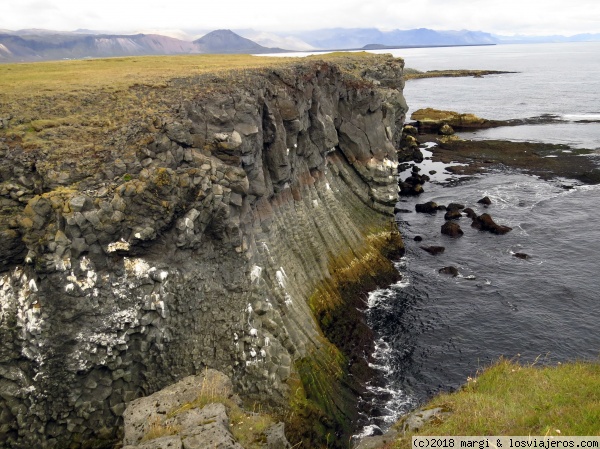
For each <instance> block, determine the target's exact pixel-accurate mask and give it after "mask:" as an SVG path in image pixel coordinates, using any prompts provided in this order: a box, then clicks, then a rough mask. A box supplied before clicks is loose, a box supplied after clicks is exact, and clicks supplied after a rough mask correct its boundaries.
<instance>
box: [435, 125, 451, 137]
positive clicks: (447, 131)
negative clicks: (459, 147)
mask: <svg viewBox="0 0 600 449" xmlns="http://www.w3.org/2000/svg"><path fill="white" fill-rule="evenodd" d="M438 132H439V133H440V134H442V135H444V136H451V135H452V134H454V129H452V127H451V126H450V125H448V124H447V123H444V124H443V125H442V126H440V129H439V131H438Z"/></svg>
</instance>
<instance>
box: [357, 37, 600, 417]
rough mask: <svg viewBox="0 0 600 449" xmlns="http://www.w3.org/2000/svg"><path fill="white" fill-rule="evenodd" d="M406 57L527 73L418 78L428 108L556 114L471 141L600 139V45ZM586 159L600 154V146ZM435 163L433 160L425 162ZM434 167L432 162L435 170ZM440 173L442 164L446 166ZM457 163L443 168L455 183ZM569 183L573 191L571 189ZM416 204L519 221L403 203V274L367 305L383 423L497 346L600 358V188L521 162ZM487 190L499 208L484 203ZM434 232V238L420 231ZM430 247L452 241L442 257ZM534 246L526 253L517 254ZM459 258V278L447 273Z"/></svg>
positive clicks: (538, 357)
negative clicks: (489, 227) (547, 176)
mask: <svg viewBox="0 0 600 449" xmlns="http://www.w3.org/2000/svg"><path fill="white" fill-rule="evenodd" d="M395 54H396V55H397V56H403V57H404V58H405V59H406V65H407V67H414V68H417V69H421V70H430V69H452V68H454V69H494V70H511V71H518V72H520V73H518V74H510V75H500V76H491V77H486V78H483V79H481V78H438V79H425V80H417V81H409V82H408V83H407V86H406V89H405V96H406V99H407V102H408V103H409V105H410V107H411V110H416V109H418V108H421V107H434V108H439V109H450V110H455V111H459V112H472V113H475V114H477V115H479V116H482V117H485V118H492V119H494V118H496V119H511V118H525V117H533V116H540V115H543V114H551V115H555V116H557V117H559V119H560V122H559V123H558V124H553V125H536V126H519V127H505V128H499V129H494V130H487V131H481V132H477V133H474V134H471V135H469V138H481V139H485V138H501V139H512V140H529V141H543V142H552V143H565V144H567V145H571V146H572V147H574V148H575V147H577V148H589V149H599V148H600V125H598V124H597V123H577V122H576V120H578V119H579V118H582V117H583V118H586V119H590V120H595V119H599V118H600V43H583V44H538V45H504V46H496V47H468V48H439V49H411V50H397V51H395ZM582 157H587V158H588V160H589V163H590V164H597V162H598V157H597V156H582ZM425 163H426V164H427V163H428V161H426V162H425ZM424 169H425V171H428V170H429V169H430V168H429V167H428V166H427V167H425V168H424ZM436 169H437V170H438V171H440V170H439V167H436ZM449 177H450V175H449V174H446V175H444V174H442V175H441V176H438V177H437V179H438V180H440V181H443V180H444V179H446V178H449ZM566 186H569V187H571V188H565V187H566ZM425 189H426V193H424V194H423V195H421V196H420V197H419V198H417V199H404V200H403V201H402V202H400V203H399V204H398V207H400V208H402V209H407V210H411V211H414V206H415V203H417V202H419V203H424V202H426V201H429V200H432V201H435V202H437V203H438V204H444V205H446V204H448V203H450V202H459V203H462V204H464V205H466V206H467V207H472V208H473V209H474V210H475V211H476V212H477V213H478V214H481V213H483V212H487V213H490V214H491V215H492V217H493V218H494V220H495V221H496V222H497V223H499V224H503V225H508V226H510V227H512V228H513V230H512V232H510V233H508V234H506V235H493V234H490V233H487V232H482V231H478V230H476V229H473V228H471V227H470V223H471V220H470V219H468V218H466V217H463V218H462V219H460V220H459V224H460V225H461V227H462V229H463V231H464V233H465V234H464V236H463V237H461V238H458V239H452V238H449V237H447V236H444V235H442V234H441V233H440V227H441V225H442V224H443V223H444V218H443V215H444V213H443V212H438V213H437V214H436V215H426V214H417V213H415V212H412V213H399V214H397V215H396V219H397V221H398V222H399V227H400V230H401V232H402V234H403V236H404V238H405V242H406V246H407V254H406V257H405V258H404V259H403V260H402V261H401V262H400V263H398V269H399V271H400V272H401V273H402V275H403V279H402V281H401V282H399V283H398V284H396V285H392V286H390V287H389V288H386V289H382V290H378V291H375V292H373V293H372V294H371V295H370V297H369V308H368V310H367V314H368V317H369V322H370V324H371V326H372V327H373V329H374V330H375V332H376V334H377V335H378V340H377V350H376V352H375V354H374V356H375V357H376V360H377V363H376V367H377V368H378V369H380V370H381V372H382V374H383V375H384V377H385V379H386V386H385V388H380V387H378V388H375V387H374V388H373V390H374V391H375V392H376V393H379V399H378V407H379V415H380V417H379V418H375V419H374V420H373V421H372V422H373V424H376V425H378V426H380V427H383V428H385V427H386V425H387V424H389V423H391V422H393V421H395V420H396V419H397V418H398V417H399V416H400V415H401V414H403V413H405V412H406V411H408V410H410V409H412V408H414V407H416V406H418V405H419V404H420V403H422V402H424V401H426V400H427V399H428V398H430V397H431V396H432V395H434V394H435V393H436V392H439V391H448V390H453V389H456V388H458V387H459V386H460V385H462V384H464V383H465V382H466V379H467V377H469V376H474V375H476V373H477V371H478V370H480V369H481V368H484V367H486V366H488V365H489V364H491V363H493V362H494V361H495V360H497V359H498V358H499V357H507V358H511V359H512V358H515V359H518V360H520V361H522V362H523V363H532V362H536V361H537V363H541V364H554V363H557V362H563V361H568V360H575V359H592V360H598V357H600V264H599V263H598V257H599V256H600V208H599V207H598V203H599V200H600V187H597V186H584V185H580V184H579V183H577V182H575V181H572V180H566V179H559V180H555V181H550V182H547V181H543V180H540V179H538V178H536V177H532V176H528V175H524V174H521V173H518V172H515V171H502V172H495V173H491V174H487V175H484V176H479V177H476V178H463V179H461V180H460V181H459V182H452V183H445V182H435V183H429V184H426V185H425ZM485 195H487V196H489V197H490V199H491V200H492V205H491V206H489V207H487V208H485V207H483V206H482V205H479V204H477V200H478V199H480V198H482V197H483V196H485ZM417 235H419V236H422V237H423V242H421V243H418V242H415V241H414V240H413V238H414V237H415V236H417ZM421 245H427V246H429V245H441V246H445V247H446V251H445V253H444V254H442V255H438V256H431V255H430V254H428V253H427V252H425V251H423V250H422V249H421V248H420V246H421ZM515 253H526V254H528V255H529V256H530V258H529V259H528V260H522V259H519V258H517V257H515V256H514V254H515ZM449 265H453V266H455V267H457V268H458V270H459V272H460V275H459V276H458V277H455V278H453V277H450V276H448V275H443V274H439V273H438V270H439V269H440V268H442V267H445V266H449Z"/></svg>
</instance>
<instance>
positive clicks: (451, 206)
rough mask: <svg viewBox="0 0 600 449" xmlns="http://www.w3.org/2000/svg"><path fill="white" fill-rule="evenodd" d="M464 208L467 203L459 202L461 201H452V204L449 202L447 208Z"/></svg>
mask: <svg viewBox="0 0 600 449" xmlns="http://www.w3.org/2000/svg"><path fill="white" fill-rule="evenodd" d="M464 208H465V205H464V204H459V203H450V204H448V206H446V209H448V210H461V209H464Z"/></svg>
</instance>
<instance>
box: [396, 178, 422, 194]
mask: <svg viewBox="0 0 600 449" xmlns="http://www.w3.org/2000/svg"><path fill="white" fill-rule="evenodd" d="M398 186H399V187H400V195H402V196H417V195H420V194H421V193H423V192H424V190H423V186H422V185H421V184H410V183H408V182H402V181H400V182H399V183H398Z"/></svg>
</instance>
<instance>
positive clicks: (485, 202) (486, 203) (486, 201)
mask: <svg viewBox="0 0 600 449" xmlns="http://www.w3.org/2000/svg"><path fill="white" fill-rule="evenodd" d="M477 202H478V203H479V204H483V205H484V206H489V205H490V204H492V200H490V198H489V197H487V196H484V197H483V198H481V199H480V200H479V201H477Z"/></svg>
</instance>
